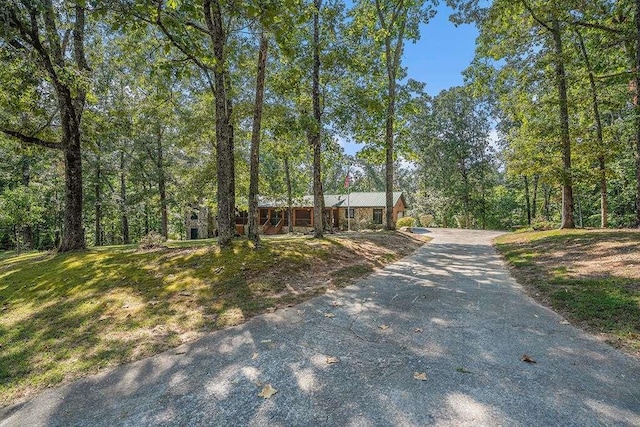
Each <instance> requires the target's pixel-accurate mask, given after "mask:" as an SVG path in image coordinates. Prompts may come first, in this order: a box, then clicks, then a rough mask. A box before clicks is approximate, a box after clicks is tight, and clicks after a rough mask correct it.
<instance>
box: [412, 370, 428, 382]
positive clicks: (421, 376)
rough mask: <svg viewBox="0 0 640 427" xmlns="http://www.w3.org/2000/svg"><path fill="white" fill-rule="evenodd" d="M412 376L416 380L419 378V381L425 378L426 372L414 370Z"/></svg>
mask: <svg viewBox="0 0 640 427" xmlns="http://www.w3.org/2000/svg"><path fill="white" fill-rule="evenodd" d="M413 378H414V379H416V380H420V381H426V380H427V373H426V372H414V373H413Z"/></svg>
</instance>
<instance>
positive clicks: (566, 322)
mask: <svg viewBox="0 0 640 427" xmlns="http://www.w3.org/2000/svg"><path fill="white" fill-rule="evenodd" d="M560 324H561V325H570V324H571V323H569V322H568V321H566V320H562V321H561V322H560Z"/></svg>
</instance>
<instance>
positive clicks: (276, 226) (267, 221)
mask: <svg viewBox="0 0 640 427" xmlns="http://www.w3.org/2000/svg"><path fill="white" fill-rule="evenodd" d="M324 216H325V219H326V221H327V222H328V223H329V224H331V226H332V227H334V228H339V227H340V215H339V213H338V209H337V208H325V209H324ZM291 217H292V218H291V221H292V225H293V227H292V228H293V231H294V232H297V233H308V232H309V231H311V230H312V229H313V226H314V223H313V208H292V209H291ZM258 222H259V223H260V231H261V232H262V233H263V234H281V233H286V232H287V231H288V229H289V215H288V214H287V209H282V208H260V209H259V210H258Z"/></svg>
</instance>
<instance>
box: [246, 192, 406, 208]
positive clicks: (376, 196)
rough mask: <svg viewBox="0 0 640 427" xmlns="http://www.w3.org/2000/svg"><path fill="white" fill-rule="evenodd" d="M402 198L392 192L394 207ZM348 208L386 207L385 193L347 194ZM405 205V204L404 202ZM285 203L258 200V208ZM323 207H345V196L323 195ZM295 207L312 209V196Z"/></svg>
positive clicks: (280, 205) (300, 201)
mask: <svg viewBox="0 0 640 427" xmlns="http://www.w3.org/2000/svg"><path fill="white" fill-rule="evenodd" d="M401 197H402V198H403V202H404V197H403V195H402V192H400V191H394V192H393V205H394V206H395V205H396V203H398V199H400V198H401ZM348 203H349V206H351V207H352V208H384V207H385V206H386V205H387V202H386V193H385V192H384V191H379V192H362V193H360V192H353V193H350V194H349V200H348ZM405 203H406V202H405ZM285 205H286V203H278V202H276V201H273V200H263V199H261V200H260V203H258V206H259V207H261V208H275V207H283V206H285ZM324 205H325V206H326V207H340V208H346V207H347V194H325V195H324ZM294 206H295V207H312V206H313V196H309V195H307V196H304V197H303V198H302V200H299V201H298V202H297V203H294Z"/></svg>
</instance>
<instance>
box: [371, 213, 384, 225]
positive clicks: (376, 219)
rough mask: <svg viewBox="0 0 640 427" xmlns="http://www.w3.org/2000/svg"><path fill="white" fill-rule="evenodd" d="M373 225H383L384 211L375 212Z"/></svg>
mask: <svg viewBox="0 0 640 427" xmlns="http://www.w3.org/2000/svg"><path fill="white" fill-rule="evenodd" d="M373 223H374V224H378V225H379V224H382V209H374V210H373Z"/></svg>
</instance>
